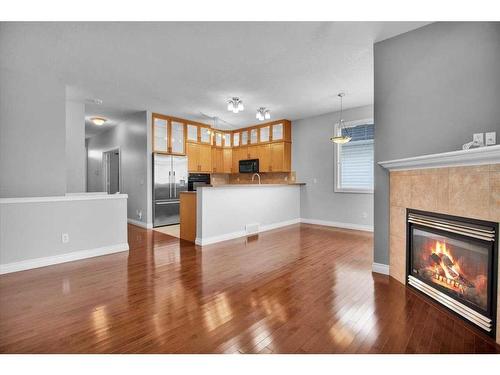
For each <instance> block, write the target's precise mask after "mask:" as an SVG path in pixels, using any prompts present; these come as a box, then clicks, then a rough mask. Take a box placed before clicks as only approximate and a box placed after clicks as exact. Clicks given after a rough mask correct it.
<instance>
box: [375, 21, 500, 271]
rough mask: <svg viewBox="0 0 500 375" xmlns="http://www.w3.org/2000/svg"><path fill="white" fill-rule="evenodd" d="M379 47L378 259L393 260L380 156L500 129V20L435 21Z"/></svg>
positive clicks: (453, 144) (413, 152)
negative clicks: (481, 21) (484, 21)
mask: <svg viewBox="0 0 500 375" xmlns="http://www.w3.org/2000/svg"><path fill="white" fill-rule="evenodd" d="M374 53H375V56H374V64H375V124H376V126H375V250H374V261H375V262H378V263H383V264H388V262H389V243H388V242H389V241H388V236H389V181H388V173H387V171H385V170H384V169H382V168H381V167H379V166H377V164H376V162H377V161H382V160H391V159H398V158H404V157H410V156H417V155H424V154H432V153H439V152H446V151H453V150H458V149H460V148H461V146H462V144H464V143H466V142H468V141H471V140H472V133H474V132H486V131H492V130H496V131H497V132H499V131H500V23H473V22H469V23H462V22H459V23H445V22H439V23H434V24H431V25H429V26H425V27H423V28H420V29H417V30H415V31H411V32H408V33H406V34H403V35H400V36H397V37H395V38H392V39H388V40H385V41H382V42H379V43H376V44H375V47H374ZM497 136H498V135H497Z"/></svg>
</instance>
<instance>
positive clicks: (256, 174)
mask: <svg viewBox="0 0 500 375" xmlns="http://www.w3.org/2000/svg"><path fill="white" fill-rule="evenodd" d="M255 176H257V177H258V178H259V185H260V174H258V173H254V174H253V175H252V182H253V179H254V178H255Z"/></svg>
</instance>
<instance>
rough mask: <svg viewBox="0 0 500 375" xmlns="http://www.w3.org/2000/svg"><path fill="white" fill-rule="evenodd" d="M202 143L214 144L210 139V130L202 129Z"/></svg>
mask: <svg viewBox="0 0 500 375" xmlns="http://www.w3.org/2000/svg"><path fill="white" fill-rule="evenodd" d="M200 142H202V143H212V142H211V138H210V128H205V127H200Z"/></svg>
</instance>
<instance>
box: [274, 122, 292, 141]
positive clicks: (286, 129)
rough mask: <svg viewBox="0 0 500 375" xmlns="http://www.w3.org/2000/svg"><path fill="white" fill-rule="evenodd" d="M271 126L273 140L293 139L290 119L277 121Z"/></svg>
mask: <svg viewBox="0 0 500 375" xmlns="http://www.w3.org/2000/svg"><path fill="white" fill-rule="evenodd" d="M270 126H271V140H272V141H273V142H280V141H285V142H291V141H292V126H291V123H290V121H288V120H280V121H276V122H274V123H272V124H270Z"/></svg>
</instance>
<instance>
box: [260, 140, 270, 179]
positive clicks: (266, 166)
mask: <svg viewBox="0 0 500 375" xmlns="http://www.w3.org/2000/svg"><path fill="white" fill-rule="evenodd" d="M257 152H258V159H259V172H270V167H271V145H270V144H269V143H267V144H264V145H259V146H258V151H257Z"/></svg>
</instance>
